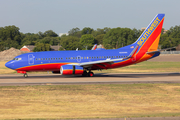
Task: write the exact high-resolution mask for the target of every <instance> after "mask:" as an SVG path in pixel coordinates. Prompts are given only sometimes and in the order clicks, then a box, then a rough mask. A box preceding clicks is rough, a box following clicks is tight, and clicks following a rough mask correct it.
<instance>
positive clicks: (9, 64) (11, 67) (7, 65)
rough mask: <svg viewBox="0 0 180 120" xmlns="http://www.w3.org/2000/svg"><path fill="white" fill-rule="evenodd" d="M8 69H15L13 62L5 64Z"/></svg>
mask: <svg viewBox="0 0 180 120" xmlns="http://www.w3.org/2000/svg"><path fill="white" fill-rule="evenodd" d="M5 66H6V67H8V68H10V69H13V66H14V65H13V62H12V61H9V62H7V63H6V64H5Z"/></svg>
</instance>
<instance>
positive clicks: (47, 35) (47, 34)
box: [43, 30, 58, 37]
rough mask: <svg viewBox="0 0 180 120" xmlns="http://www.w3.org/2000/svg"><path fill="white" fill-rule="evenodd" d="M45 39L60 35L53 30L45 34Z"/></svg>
mask: <svg viewBox="0 0 180 120" xmlns="http://www.w3.org/2000/svg"><path fill="white" fill-rule="evenodd" d="M43 36H44V37H57V36H58V35H57V34H56V33H55V32H54V31H52V30H47V31H45V32H44V34H43Z"/></svg>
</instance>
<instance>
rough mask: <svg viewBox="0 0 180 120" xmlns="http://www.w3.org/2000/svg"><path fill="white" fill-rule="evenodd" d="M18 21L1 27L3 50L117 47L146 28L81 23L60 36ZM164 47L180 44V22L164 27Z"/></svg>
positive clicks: (137, 35)
mask: <svg viewBox="0 0 180 120" xmlns="http://www.w3.org/2000/svg"><path fill="white" fill-rule="evenodd" d="M19 30H20V29H19V28H18V27H16V26H14V25H12V26H5V27H0V51H3V50H6V49H9V48H11V47H14V48H16V49H20V48H21V47H23V46H24V45H35V46H36V47H35V48H34V51H49V50H51V48H50V45H60V46H62V47H60V49H59V50H64V49H66V50H75V49H76V48H78V49H79V50H86V49H88V50H89V49H91V48H92V46H93V45H94V44H102V45H103V46H104V47H105V48H106V49H116V48H120V47H123V46H126V45H129V44H131V43H133V42H135V41H136V40H137V39H138V37H139V36H140V35H141V33H142V32H143V31H141V30H138V29H135V28H134V29H130V28H121V27H117V28H108V27H105V28H103V29H100V28H98V29H96V30H94V29H93V28H90V27H85V28H83V29H82V30H80V29H79V28H78V27H76V28H72V29H71V30H69V31H68V34H69V35H62V36H61V37H59V36H58V34H57V33H55V32H54V31H52V30H47V31H45V32H44V33H43V32H38V33H36V34H35V33H22V32H20V31H19ZM161 34H162V35H161V38H160V44H159V45H160V48H161V49H163V48H168V47H174V46H177V45H178V44H180V26H175V27H171V28H170V29H169V30H168V31H167V32H166V33H164V29H163V30H162V33H161Z"/></svg>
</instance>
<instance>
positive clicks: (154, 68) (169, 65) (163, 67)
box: [97, 61, 180, 73]
mask: <svg viewBox="0 0 180 120" xmlns="http://www.w3.org/2000/svg"><path fill="white" fill-rule="evenodd" d="M97 72H98V71H97ZM103 72H107V73H129V72H131V73H132V72H134V73H142V72H180V62H150V61H145V62H141V63H138V64H134V65H130V66H126V67H121V68H115V69H108V70H103Z"/></svg>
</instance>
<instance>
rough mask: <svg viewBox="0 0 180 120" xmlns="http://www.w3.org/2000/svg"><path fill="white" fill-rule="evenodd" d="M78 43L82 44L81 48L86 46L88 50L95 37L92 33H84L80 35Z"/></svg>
mask: <svg viewBox="0 0 180 120" xmlns="http://www.w3.org/2000/svg"><path fill="white" fill-rule="evenodd" d="M80 43H81V44H82V45H83V46H84V48H83V49H86V47H87V49H88V50H90V49H91V48H92V47H93V45H94V43H95V39H94V37H93V35H91V34H85V35H82V36H81V39H80Z"/></svg>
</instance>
